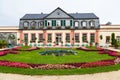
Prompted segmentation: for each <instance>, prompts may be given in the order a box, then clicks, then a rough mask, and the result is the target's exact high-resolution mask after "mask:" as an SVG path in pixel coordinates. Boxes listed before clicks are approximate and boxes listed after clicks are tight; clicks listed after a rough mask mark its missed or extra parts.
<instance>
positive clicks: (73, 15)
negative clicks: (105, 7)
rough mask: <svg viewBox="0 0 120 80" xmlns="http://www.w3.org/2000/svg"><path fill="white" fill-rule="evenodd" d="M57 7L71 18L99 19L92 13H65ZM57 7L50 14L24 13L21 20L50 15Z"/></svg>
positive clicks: (42, 17)
mask: <svg viewBox="0 0 120 80" xmlns="http://www.w3.org/2000/svg"><path fill="white" fill-rule="evenodd" d="M57 9H59V10H61V11H62V12H64V13H65V14H66V15H68V16H70V17H71V18H73V19H99V18H98V17H97V16H96V15H95V14H94V13H67V12H65V11H64V10H62V9H61V8H59V7H58V8H57ZM57 9H55V10H54V11H52V12H51V13H50V14H43V13H41V14H26V15H24V16H23V17H22V18H21V20H28V19H30V20H32V19H44V18H47V17H48V16H50V15H51V14H52V13H54V12H55V11H56V10H57Z"/></svg>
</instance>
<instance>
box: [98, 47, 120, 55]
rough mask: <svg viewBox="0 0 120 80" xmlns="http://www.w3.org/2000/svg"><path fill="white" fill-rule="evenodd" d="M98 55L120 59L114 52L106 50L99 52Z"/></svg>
mask: <svg viewBox="0 0 120 80" xmlns="http://www.w3.org/2000/svg"><path fill="white" fill-rule="evenodd" d="M99 54H108V55H109V56H114V57H120V55H119V54H118V53H117V52H116V51H112V50H108V49H106V50H103V51H100V52H99Z"/></svg>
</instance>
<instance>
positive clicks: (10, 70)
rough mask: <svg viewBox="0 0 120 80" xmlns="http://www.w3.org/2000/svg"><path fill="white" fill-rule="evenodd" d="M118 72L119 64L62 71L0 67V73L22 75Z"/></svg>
mask: <svg viewBox="0 0 120 80" xmlns="http://www.w3.org/2000/svg"><path fill="white" fill-rule="evenodd" d="M117 70H120V64H118V65H112V66H103V67H94V68H84V69H69V70H68V69H64V70H39V69H22V68H12V67H0V72H3V73H15V74H24V75H71V74H72V75H75V74H93V73H100V72H109V71H117Z"/></svg>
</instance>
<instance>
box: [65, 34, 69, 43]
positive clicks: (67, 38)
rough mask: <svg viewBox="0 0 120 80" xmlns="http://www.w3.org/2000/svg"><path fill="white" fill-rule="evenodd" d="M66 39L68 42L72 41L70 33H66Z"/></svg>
mask: <svg viewBox="0 0 120 80" xmlns="http://www.w3.org/2000/svg"><path fill="white" fill-rule="evenodd" d="M65 39H66V42H68V43H69V42H70V34H69V33H67V34H66V38H65Z"/></svg>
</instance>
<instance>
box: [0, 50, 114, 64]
mask: <svg viewBox="0 0 120 80" xmlns="http://www.w3.org/2000/svg"><path fill="white" fill-rule="evenodd" d="M45 50H51V49H49V48H47V49H45ZM52 50H53V49H52ZM73 50H75V49H73ZM41 51H43V49H40V50H37V51H31V52H30V51H29V52H28V51H20V53H19V54H17V55H15V54H8V55H6V56H2V57H0V60H9V61H16V62H27V63H35V64H40V63H42V64H60V63H73V62H93V61H98V60H105V59H112V58H113V57H111V56H108V55H107V54H103V55H101V54H98V52H85V51H81V50H75V51H77V52H78V54H77V55H65V56H59V57H58V56H53V55H47V56H45V55H40V54H39V52H41Z"/></svg>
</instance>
